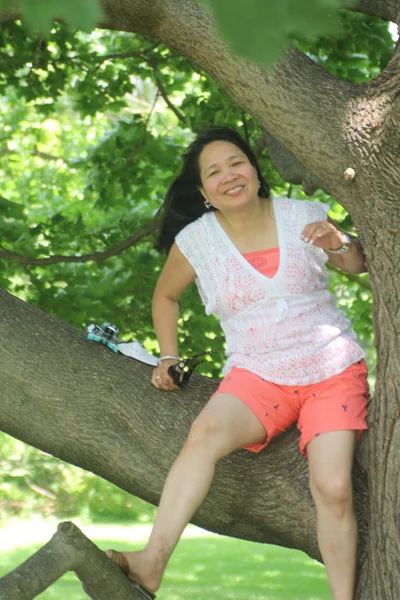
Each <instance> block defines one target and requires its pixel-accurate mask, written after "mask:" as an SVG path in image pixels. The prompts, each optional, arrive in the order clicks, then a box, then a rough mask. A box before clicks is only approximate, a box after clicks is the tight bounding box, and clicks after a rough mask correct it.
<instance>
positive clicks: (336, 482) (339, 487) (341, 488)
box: [310, 473, 353, 516]
mask: <svg viewBox="0 0 400 600" xmlns="http://www.w3.org/2000/svg"><path fill="white" fill-rule="evenodd" d="M310 491H311V495H312V497H313V499H314V502H315V505H316V507H317V510H318V508H328V509H329V510H331V511H333V512H335V513H336V514H337V515H338V516H340V515H343V514H345V513H346V512H347V511H348V510H349V509H351V510H352V507H353V491H352V482H351V477H350V476H349V475H348V474H347V473H346V474H343V475H342V474H337V475H335V476H332V477H329V476H327V477H324V478H322V479H319V480H318V481H316V480H312V479H311V480H310Z"/></svg>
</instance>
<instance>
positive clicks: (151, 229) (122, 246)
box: [0, 218, 158, 265]
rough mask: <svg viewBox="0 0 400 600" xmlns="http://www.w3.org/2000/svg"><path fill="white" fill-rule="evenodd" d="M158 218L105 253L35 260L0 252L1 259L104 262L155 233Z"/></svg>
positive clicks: (24, 262)
mask: <svg viewBox="0 0 400 600" xmlns="http://www.w3.org/2000/svg"><path fill="white" fill-rule="evenodd" d="M157 225H158V222H157V218H156V219H155V220H154V221H152V222H151V223H149V224H148V225H145V226H144V227H142V228H141V229H139V231H136V232H135V233H133V234H132V235H130V236H129V237H127V238H126V239H125V240H124V241H123V242H121V243H119V244H117V245H116V246H113V247H112V248H108V250H104V252H90V253H89V254H82V255H80V256H64V255H59V254H55V255H54V256H47V257H46V258H33V257H30V256H23V255H22V254H17V253H16V252H9V251H8V250H0V258H5V259H6V260H13V261H15V262H18V263H20V264H21V265H55V264H57V263H73V262H75V263H83V262H89V261H91V260H96V261H102V260H106V259H107V258H111V257H112V256H117V255H118V254H122V252H125V250H127V249H128V248H130V247H131V246H134V245H135V244H137V243H138V242H140V240H142V239H143V238H145V237H147V236H148V235H151V234H153V233H155V231H156V230H157Z"/></svg>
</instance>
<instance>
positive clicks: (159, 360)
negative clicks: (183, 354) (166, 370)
mask: <svg viewBox="0 0 400 600" xmlns="http://www.w3.org/2000/svg"><path fill="white" fill-rule="evenodd" d="M172 359H174V360H177V361H178V362H179V361H180V360H181V359H180V358H179V356H171V355H170V354H164V356H160V358H159V359H158V365H159V364H160V363H162V361H163V360H172Z"/></svg>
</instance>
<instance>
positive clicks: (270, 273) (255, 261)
mask: <svg viewBox="0 0 400 600" xmlns="http://www.w3.org/2000/svg"><path fill="white" fill-rule="evenodd" d="M243 256H244V258H245V259H246V260H247V261H248V262H249V263H250V264H251V266H252V267H254V268H255V269H257V271H260V273H262V274H263V275H265V276H266V277H274V275H275V273H276V272H277V270H278V268H279V248H269V249H268V250H257V251H256V252H247V253H246V254H243Z"/></svg>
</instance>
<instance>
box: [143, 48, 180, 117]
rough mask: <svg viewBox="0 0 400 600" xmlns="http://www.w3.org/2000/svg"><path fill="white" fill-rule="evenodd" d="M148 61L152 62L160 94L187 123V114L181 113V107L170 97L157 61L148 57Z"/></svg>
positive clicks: (177, 115)
mask: <svg viewBox="0 0 400 600" xmlns="http://www.w3.org/2000/svg"><path fill="white" fill-rule="evenodd" d="M148 63H149V64H150V66H151V67H152V69H153V72H154V79H155V80H156V84H157V87H158V89H159V90H160V94H161V96H162V97H163V99H164V101H165V104H166V105H167V106H168V108H169V109H171V110H172V112H173V113H174V114H175V116H176V117H177V118H178V120H179V121H181V122H182V123H186V117H185V115H184V114H183V113H181V111H180V110H179V108H177V107H176V106H175V105H174V104H173V103H172V102H171V100H170V99H169V97H168V94H167V90H166V89H165V87H164V84H163V82H162V79H161V75H160V72H159V70H158V68H157V61H156V60H154V59H151V58H150V59H148Z"/></svg>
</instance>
